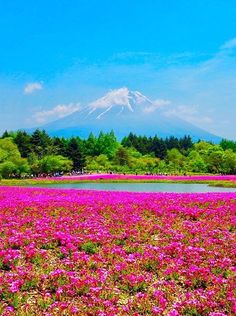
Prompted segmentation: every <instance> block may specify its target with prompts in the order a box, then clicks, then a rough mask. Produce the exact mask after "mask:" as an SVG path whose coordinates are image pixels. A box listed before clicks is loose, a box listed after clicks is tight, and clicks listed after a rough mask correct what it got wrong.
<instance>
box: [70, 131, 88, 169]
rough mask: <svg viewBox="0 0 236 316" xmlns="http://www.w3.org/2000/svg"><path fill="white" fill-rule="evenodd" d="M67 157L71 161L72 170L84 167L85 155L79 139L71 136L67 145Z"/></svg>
mask: <svg viewBox="0 0 236 316" xmlns="http://www.w3.org/2000/svg"><path fill="white" fill-rule="evenodd" d="M67 157H68V158H69V159H71V160H72V161H73V169H74V170H80V171H81V170H82V169H83V168H84V167H85V156H84V152H83V150H82V148H81V144H80V143H79V141H78V140H77V139H76V138H75V137H72V138H71V139H70V140H69V143H68V146H67Z"/></svg>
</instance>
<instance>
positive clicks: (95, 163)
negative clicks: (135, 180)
mask: <svg viewBox="0 0 236 316" xmlns="http://www.w3.org/2000/svg"><path fill="white" fill-rule="evenodd" d="M71 172H72V173H84V172H122V173H128V172H130V173H140V174H145V173H147V174H204V173H213V174H236V142H235V141H231V140H226V139H222V141H221V142H220V143H219V144H213V143H210V142H206V141H202V140H199V141H197V142H193V141H192V139H191V137H190V136H184V137H183V138H179V139H178V138H176V137H174V136H172V137H168V138H165V139H162V138H159V137H158V136H154V137H146V136H138V135H135V134H133V133H130V134H129V135H127V136H126V137H124V138H123V139H122V140H121V141H118V140H117V138H116V136H115V134H114V132H113V131H111V132H110V133H103V132H100V134H99V135H98V136H95V135H93V134H90V135H89V137H88V138H87V139H81V138H79V137H71V138H63V137H51V136H49V135H48V134H47V132H46V131H45V130H39V129H36V130H35V131H34V132H33V133H31V134H30V133H27V132H26V131H24V130H19V131H16V132H8V131H5V132H4V133H3V134H2V136H1V137H0V177H1V178H21V177H29V176H31V177H32V176H45V175H61V174H64V173H71Z"/></svg>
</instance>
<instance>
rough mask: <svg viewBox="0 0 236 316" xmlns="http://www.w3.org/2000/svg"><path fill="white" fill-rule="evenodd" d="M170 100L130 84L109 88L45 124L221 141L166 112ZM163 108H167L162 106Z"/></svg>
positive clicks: (58, 129)
mask: <svg viewBox="0 0 236 316" xmlns="http://www.w3.org/2000/svg"><path fill="white" fill-rule="evenodd" d="M168 105H171V102H170V101H169V100H163V99H158V100H155V101H152V100H150V99H149V98H147V97H146V96H145V95H143V94H142V93H140V92H139V91H131V90H129V89H128V88H127V87H122V88H119V89H114V90H110V91H109V92H108V93H107V94H105V95H104V96H103V97H101V98H99V99H97V100H95V101H93V102H91V103H89V104H88V105H87V106H86V107H83V108H82V109H80V110H78V111H76V112H74V113H73V114H71V115H69V116H66V117H64V118H62V119H60V120H57V121H54V122H52V123H49V124H47V125H45V126H44V128H45V129H46V130H48V131H51V132H52V133H53V134H54V135H63V136H70V135H78V136H81V137H87V136H88V135H89V133H90V132H93V133H94V134H98V133H99V132H100V131H104V132H108V131H111V130H114V132H115V133H116V135H117V136H118V138H120V139H121V138H122V137H124V136H125V135H127V134H128V133H129V132H134V133H136V134H138V135H147V136H152V135H155V134H156V135H158V136H159V137H163V138H164V137H169V136H173V135H174V136H176V137H182V136H184V135H190V136H191V137H192V138H193V139H194V140H198V139H204V140H211V141H216V142H217V141H219V139H220V138H219V137H217V136H215V135H212V134H211V133H208V132H207V131H204V130H202V129H200V128H198V127H197V126H195V125H193V124H191V123H189V122H187V121H185V120H183V119H181V118H179V117H178V116H177V115H169V116H167V115H165V107H166V106H168ZM163 108H164V110H163Z"/></svg>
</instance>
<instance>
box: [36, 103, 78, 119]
mask: <svg viewBox="0 0 236 316" xmlns="http://www.w3.org/2000/svg"><path fill="white" fill-rule="evenodd" d="M80 109H81V106H80V103H69V104H58V105H57V106H55V107H54V108H53V109H51V110H48V111H40V112H36V113H35V114H34V119H35V121H36V122H37V123H45V122H46V121H47V120H49V119H53V120H56V119H58V118H62V117H65V116H67V115H69V114H72V113H74V112H76V111H78V110H80Z"/></svg>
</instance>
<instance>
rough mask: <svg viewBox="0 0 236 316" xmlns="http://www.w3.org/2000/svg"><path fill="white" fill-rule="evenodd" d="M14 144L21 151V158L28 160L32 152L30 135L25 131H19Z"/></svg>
mask: <svg viewBox="0 0 236 316" xmlns="http://www.w3.org/2000/svg"><path fill="white" fill-rule="evenodd" d="M14 142H15V144H16V145H17V147H18V149H19V151H20V154H21V157H23V158H27V157H28V156H29V154H30V153H31V152H32V150H31V137H30V135H28V134H27V133H26V132H25V131H18V132H17V133H16V137H15V138H14Z"/></svg>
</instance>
